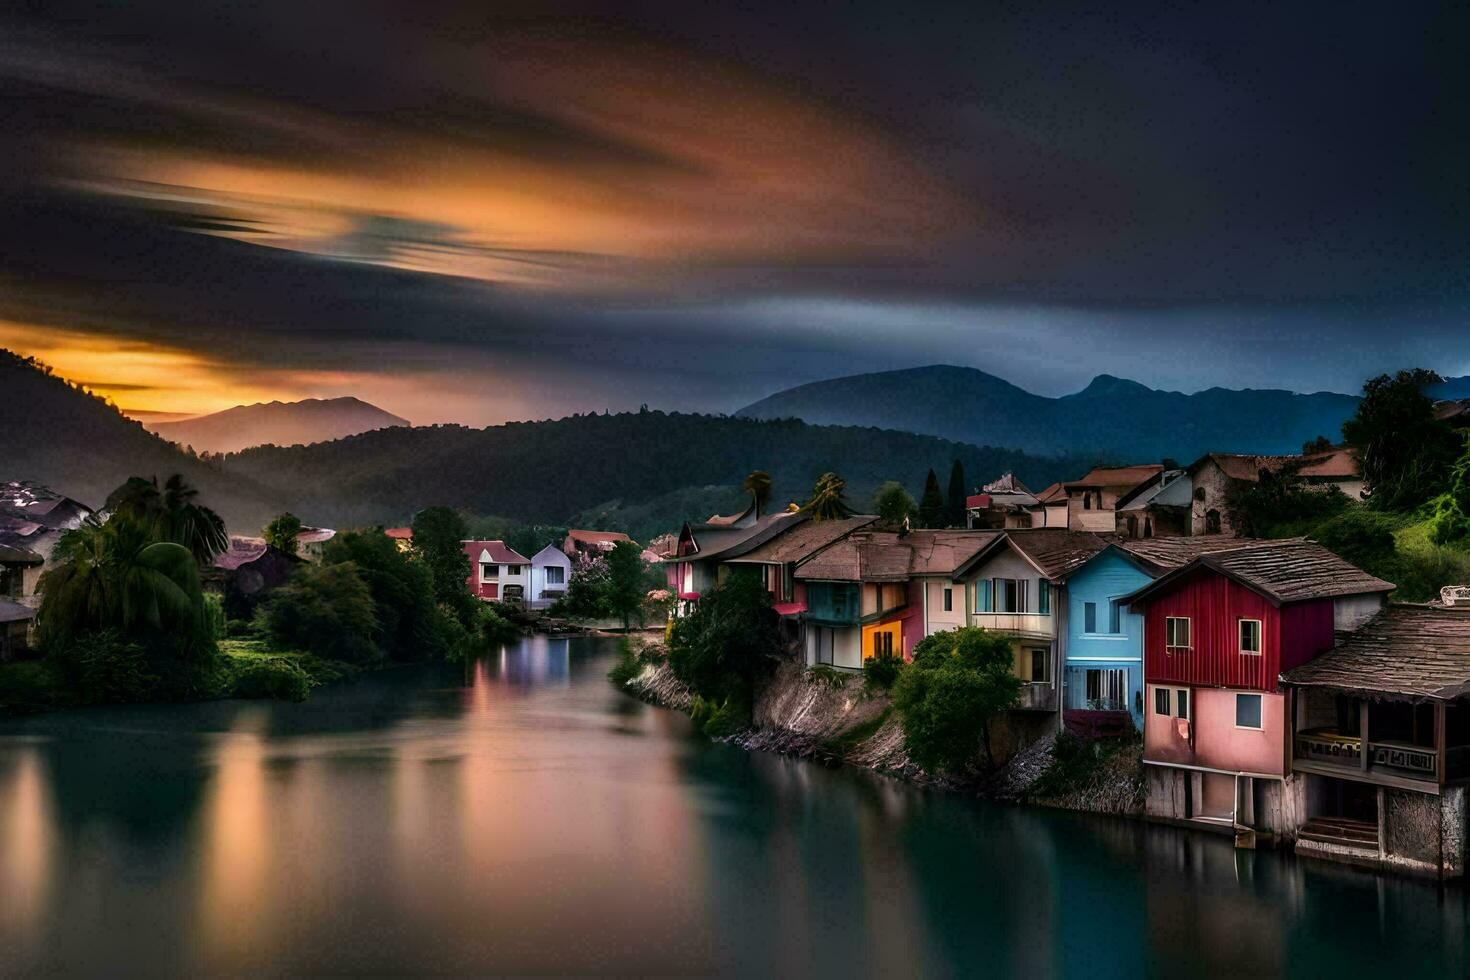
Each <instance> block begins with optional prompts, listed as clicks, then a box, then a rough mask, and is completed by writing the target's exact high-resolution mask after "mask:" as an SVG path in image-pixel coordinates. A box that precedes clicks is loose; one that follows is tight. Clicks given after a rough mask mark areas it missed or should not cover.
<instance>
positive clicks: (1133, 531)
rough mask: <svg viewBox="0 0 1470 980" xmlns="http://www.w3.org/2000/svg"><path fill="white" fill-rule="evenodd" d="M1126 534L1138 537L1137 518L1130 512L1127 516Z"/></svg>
mask: <svg viewBox="0 0 1470 980" xmlns="http://www.w3.org/2000/svg"><path fill="white" fill-rule="evenodd" d="M1128 536H1129V537H1130V538H1136V537H1138V518H1137V517H1134V516H1133V515H1131V514H1130V515H1129V516H1128Z"/></svg>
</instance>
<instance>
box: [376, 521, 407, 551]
mask: <svg viewBox="0 0 1470 980" xmlns="http://www.w3.org/2000/svg"><path fill="white" fill-rule="evenodd" d="M383 534H384V535H386V536H387V537H388V538H390V539H391V540H392V541H393V543H394V544H395V545H397V546H398V550H399V551H412V550H413V528H411V527H388V528H384V529H383Z"/></svg>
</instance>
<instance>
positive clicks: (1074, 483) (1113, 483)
mask: <svg viewBox="0 0 1470 980" xmlns="http://www.w3.org/2000/svg"><path fill="white" fill-rule="evenodd" d="M1162 472H1164V467H1163V464H1162V463H1142V464H1139V465H1137V466H1094V467H1093V468H1092V469H1090V470H1088V471H1087V475H1086V476H1084V477H1082V479H1080V480H1069V481H1067V482H1066V483H1063V484H1062V487H1063V488H1064V489H1068V490H1073V489H1077V490H1080V489H1083V488H1091V487H1098V488H1101V487H1115V488H1118V489H1130V490H1131V489H1132V488H1133V487H1136V486H1138V485H1139V484H1140V483H1142V482H1144V481H1145V480H1148V479H1151V478H1153V477H1156V476H1158V475H1159V474H1160V473H1162Z"/></svg>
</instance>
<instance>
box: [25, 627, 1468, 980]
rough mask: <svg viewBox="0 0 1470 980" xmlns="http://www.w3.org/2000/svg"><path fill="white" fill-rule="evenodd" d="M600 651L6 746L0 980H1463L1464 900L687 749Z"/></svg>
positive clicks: (1134, 830) (548, 646) (54, 725)
mask: <svg viewBox="0 0 1470 980" xmlns="http://www.w3.org/2000/svg"><path fill="white" fill-rule="evenodd" d="M614 653H615V650H614V648H613V646H612V645H611V644H610V642H608V641H600V640H586V639H574V640H548V639H546V638H535V639H532V640H528V641H526V642H525V643H524V644H523V645H521V646H520V647H518V648H515V649H511V650H507V651H506V652H505V653H504V654H502V655H501V656H499V657H498V658H493V659H490V660H487V661H484V662H481V663H478V664H475V665H473V666H472V667H469V668H466V669H460V668H443V667H408V668H400V669H395V670H390V671H386V672H383V673H380V674H376V675H373V676H370V677H366V678H362V679H360V680H358V681H355V682H353V683H350V684H347V685H342V686H339V687H335V688H331V689H328V690H325V691H320V692H318V693H317V694H316V695H315V696H313V698H312V700H311V701H310V702H308V703H306V704H301V705H284V704H273V703H272V704H262V703H250V702H224V703H215V704H204V705H191V706H172V707H169V706H165V707H127V708H109V709H92V710H87V711H78V712H71V713H64V714H56V715H51V716H46V717H42V718H36V719H29V720H24V721H16V722H8V723H4V724H3V725H0V974H4V975H15V974H18V973H34V972H48V971H75V972H83V973H92V974H106V975H119V974H123V973H134V974H142V975H154V976H157V975H166V974H186V973H187V974H198V973H236V974H238V973H253V972H273V973H281V972H287V973H342V972H372V973H384V972H400V973H402V972H407V973H435V972H438V973H487V972H497V973H498V972H510V973H536V972H543V973H544V972H555V973H608V972H618V973H649V972H656V973H664V974H669V973H680V974H690V973H694V974H698V973H740V974H746V975H761V976H767V975H773V974H774V975H781V976H841V977H854V976H863V975H877V974H884V975H897V976H902V975H911V974H918V973H923V974H930V975H936V976H944V975H949V976H958V975H965V976H998V977H1009V976H1027V977H1053V976H1085V977H1108V976H1117V977H1139V976H1149V975H1152V976H1190V977H1203V976H1210V975H1232V976H1271V975H1278V974H1287V975H1297V976H1311V977H1318V976H1320V977H1334V978H1341V977H1350V976H1377V977H1388V978H1390V980H1394V978H1396V977H1404V978H1407V977H1420V976H1426V977H1427V976H1464V975H1465V974H1466V966H1467V951H1466V942H1467V928H1466V902H1465V897H1464V893H1463V891H1461V890H1460V889H1458V888H1455V889H1441V888H1439V887H1437V886H1434V885H1430V884H1424V883H1421V882H1416V881H1406V880H1401V879H1396V878H1388V877H1380V876H1376V875H1372V874H1368V873H1364V872H1358V871H1352V870H1349V869H1342V868H1337V867H1333V866H1331V865H1317V864H1315V863H1312V862H1297V861H1293V860H1290V859H1287V858H1284V857H1282V856H1280V855H1276V854H1269V853H1268V854H1245V853H1237V852H1236V851H1235V850H1234V849H1233V848H1232V847H1231V846H1230V844H1229V842H1228V841H1223V840H1219V839H1216V838H1213V837H1204V836H1200V835H1195V834H1186V833H1183V832H1179V831H1175V830H1171V829H1160V828H1155V827H1144V826H1142V825H1138V824H1131V823H1127V822H1121V821H1115V820H1108V819H1099V818H1091V817H1084V816H1076V815H1071V814H1061V813H1050V812H1043V811H1034V810H1027V809H1021V808H1014V807H1004V806H995V805H986V804H982V803H977V802H974V801H971V800H967V799H959V798H955V797H951V796H945V795H940V794H933V793H925V792H921V791H917V790H914V789H911V788H909V787H906V786H903V785H901V784H898V783H895V782H892V781H888V780H884V779H881V778H877V777H871V776H868V775H867V774H864V773H854V772H846V771H829V770H825V769H822V768H819V767H817V766H814V765H811V764H807V763H802V762H796V761H791V760H787V759H782V758H779V757H774V756H769V755H761V754H748V753H745V752H743V751H741V750H738V749H733V748H729V747H727V746H720V745H709V744H706V743H703V742H701V741H699V740H697V739H694V738H691V736H690V734H689V730H688V724H687V722H686V720H685V719H684V718H683V717H682V716H680V715H677V714H674V713H672V712H667V711H661V710H659V709H656V708H650V707H647V706H645V705H642V704H639V703H638V702H636V701H633V700H631V699H629V698H627V697H624V696H622V695H620V694H618V693H617V692H616V691H614V690H613V689H612V688H611V687H610V686H609V684H608V683H607V681H606V678H605V674H606V671H607V669H608V667H609V666H610V665H611V662H612V658H613V656H614Z"/></svg>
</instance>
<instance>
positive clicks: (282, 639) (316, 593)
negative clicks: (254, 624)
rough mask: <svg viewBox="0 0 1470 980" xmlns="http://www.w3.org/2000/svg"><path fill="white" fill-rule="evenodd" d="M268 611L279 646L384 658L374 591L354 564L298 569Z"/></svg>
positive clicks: (339, 656) (357, 658) (352, 658)
mask: <svg viewBox="0 0 1470 980" xmlns="http://www.w3.org/2000/svg"><path fill="white" fill-rule="evenodd" d="M383 540H385V541H387V540H388V539H387V538H384V539H383ZM390 543H391V542H390ZM264 609H265V614H264V615H265V625H266V629H267V631H268V632H269V634H270V638H271V641H272V642H273V643H274V644H275V645H276V646H278V647H284V648H287V649H302V650H308V651H310V652H311V653H314V654H316V655H317V656H319V657H326V658H327V659H328V660H343V661H346V662H348V663H358V664H360V663H366V662H369V661H372V660H376V659H378V658H379V657H380V656H381V652H380V651H379V648H378V646H377V644H376V643H375V642H374V640H375V637H376V636H377V633H378V616H377V611H376V608H375V605H374V602H373V597H372V593H371V592H369V591H368V586H367V583H366V582H364V581H363V578H362V575H361V574H359V572H358V569H357V566H356V565H354V564H353V563H351V562H343V563H341V564H335V565H307V566H305V567H303V568H300V569H298V570H297V571H296V573H295V574H294V575H292V576H291V581H290V582H288V583H286V584H285V585H283V586H281V587H280V588H279V589H277V590H276V591H275V593H274V594H273V595H272V596H271V597H270V599H269V600H267V602H266V603H265V607H264Z"/></svg>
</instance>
